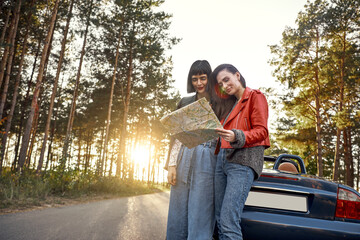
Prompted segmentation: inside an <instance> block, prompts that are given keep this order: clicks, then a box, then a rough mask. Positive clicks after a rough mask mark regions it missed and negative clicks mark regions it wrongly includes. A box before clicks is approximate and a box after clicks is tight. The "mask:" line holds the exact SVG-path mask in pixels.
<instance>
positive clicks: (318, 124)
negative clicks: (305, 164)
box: [315, 30, 324, 177]
mask: <svg viewBox="0 0 360 240" xmlns="http://www.w3.org/2000/svg"><path fill="white" fill-rule="evenodd" d="M319 42H320V36H319V31H318V30H316V61H318V60H319ZM319 78H320V76H319V66H318V63H317V64H316V66H315V81H316V85H315V114H316V116H315V118H316V142H317V174H318V176H319V177H322V176H323V173H324V166H323V159H322V142H321V140H322V136H321V114H320V109H321V104H320V92H321V84H320V81H319Z"/></svg>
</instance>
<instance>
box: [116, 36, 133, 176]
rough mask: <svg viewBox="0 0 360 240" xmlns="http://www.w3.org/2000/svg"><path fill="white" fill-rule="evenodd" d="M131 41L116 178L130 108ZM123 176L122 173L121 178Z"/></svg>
mask: <svg viewBox="0 0 360 240" xmlns="http://www.w3.org/2000/svg"><path fill="white" fill-rule="evenodd" d="M132 48H133V39H131V40H130V46H129V66H128V71H127V81H126V82H127V86H126V96H125V101H124V116H123V122H122V123H123V125H122V128H121V133H120V144H119V145H120V153H119V158H118V161H117V167H116V176H118V177H120V174H121V164H123V165H125V142H126V127H127V118H128V113H129V106H130V97H131V79H132V71H133V49H132ZM124 176H125V174H124V173H123V177H124Z"/></svg>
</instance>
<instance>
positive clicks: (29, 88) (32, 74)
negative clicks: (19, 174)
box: [12, 31, 43, 168]
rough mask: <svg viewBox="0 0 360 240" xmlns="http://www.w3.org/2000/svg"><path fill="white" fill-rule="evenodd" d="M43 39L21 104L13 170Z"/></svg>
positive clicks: (15, 164) (41, 35)
mask: <svg viewBox="0 0 360 240" xmlns="http://www.w3.org/2000/svg"><path fill="white" fill-rule="evenodd" d="M42 32H43V31H42ZM42 39H43V34H40V37H39V39H38V40H39V41H38V46H37V50H36V55H35V59H34V63H33V67H32V71H31V75H30V78H29V81H28V84H27V90H26V95H25V100H24V101H23V103H22V104H21V116H20V122H19V136H18V139H17V142H16V145H15V150H14V152H15V154H14V155H15V157H14V161H13V164H12V166H13V168H17V162H18V154H19V147H20V141H21V136H22V133H23V130H22V129H23V123H24V118H25V111H26V108H27V106H28V102H29V101H30V90H31V88H32V80H33V77H34V73H35V69H36V65H37V60H38V57H39V54H40V48H41V42H42Z"/></svg>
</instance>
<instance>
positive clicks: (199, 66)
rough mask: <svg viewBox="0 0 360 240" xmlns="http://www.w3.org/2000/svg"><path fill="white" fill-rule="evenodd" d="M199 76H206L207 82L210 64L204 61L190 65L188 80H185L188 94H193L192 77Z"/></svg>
mask: <svg viewBox="0 0 360 240" xmlns="http://www.w3.org/2000/svg"><path fill="white" fill-rule="evenodd" d="M201 74H206V75H207V77H208V81H209V78H210V74H211V66H210V63H209V62H208V61H206V60H197V61H195V62H194V63H193V64H192V65H191V67H190V70H189V74H188V80H187V92H188V93H192V92H195V88H194V86H193V85H192V76H193V75H201ZM208 86H209V84H207V85H206V91H208V90H209V88H208Z"/></svg>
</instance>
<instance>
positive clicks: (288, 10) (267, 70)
mask: <svg viewBox="0 0 360 240" xmlns="http://www.w3.org/2000/svg"><path fill="white" fill-rule="evenodd" d="M306 3H307V0H166V1H165V3H164V4H163V5H162V6H161V10H163V11H165V12H166V13H168V14H172V15H173V17H172V20H171V22H172V24H171V27H170V34H171V35H172V36H175V37H178V38H181V39H182V40H181V41H180V43H178V44H177V45H175V46H174V47H173V49H172V50H171V51H169V55H172V59H173V66H174V68H173V78H174V79H175V87H176V88H177V89H178V90H179V92H180V94H181V96H187V95H188V94H187V92H186V81H187V75H188V72H189V69H190V66H191V64H192V63H193V62H194V61H196V60H203V59H205V60H208V61H209V63H210V65H211V67H212V69H214V68H215V67H216V66H218V65H220V64H222V63H230V64H233V65H234V66H235V67H236V68H237V69H238V70H239V71H240V73H241V74H242V75H243V76H244V77H245V80H246V83H247V86H249V87H250V88H253V89H258V88H260V87H278V86H279V84H278V83H276V81H275V78H274V77H273V76H272V71H273V70H274V67H272V66H270V64H269V63H268V61H269V60H270V59H271V53H270V48H269V45H274V44H279V43H280V41H281V38H282V33H283V31H284V30H285V28H286V26H289V27H295V26H296V25H295V20H296V18H297V16H298V13H299V12H300V11H302V10H303V9H304V5H305V4H306Z"/></svg>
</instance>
